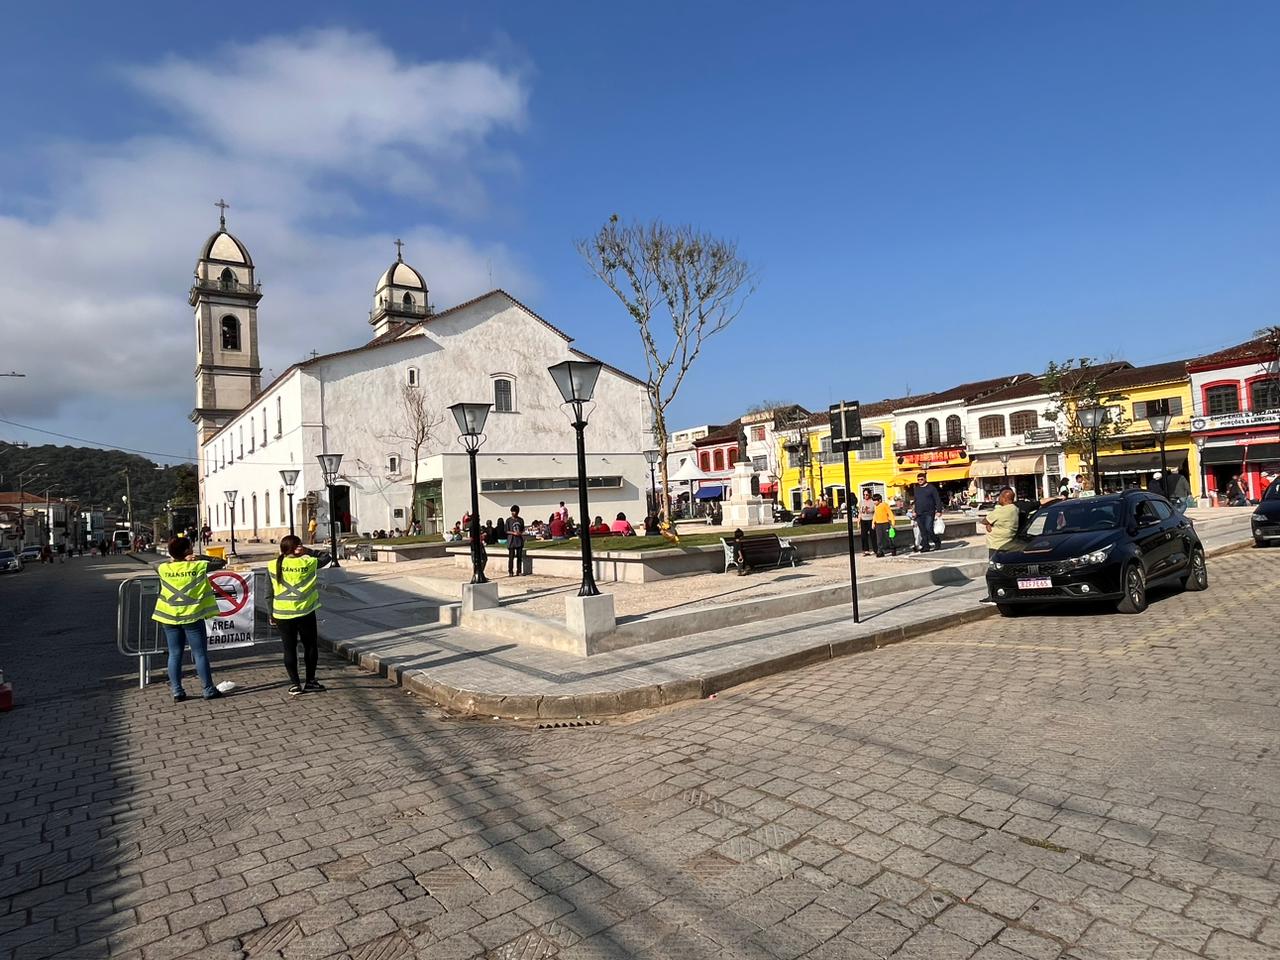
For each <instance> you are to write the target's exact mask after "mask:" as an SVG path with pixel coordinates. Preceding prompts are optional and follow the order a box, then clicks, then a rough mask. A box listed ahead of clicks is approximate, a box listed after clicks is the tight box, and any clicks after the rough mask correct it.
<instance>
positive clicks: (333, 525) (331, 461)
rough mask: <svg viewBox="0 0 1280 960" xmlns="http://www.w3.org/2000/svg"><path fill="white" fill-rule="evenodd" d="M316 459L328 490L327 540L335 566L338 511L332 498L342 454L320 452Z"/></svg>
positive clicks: (336, 564) (337, 564)
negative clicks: (330, 546) (331, 548)
mask: <svg viewBox="0 0 1280 960" xmlns="http://www.w3.org/2000/svg"><path fill="white" fill-rule="evenodd" d="M316 459H317V460H319V461H320V472H321V473H323V474H324V485H325V488H326V489H327V490H328V491H329V542H330V544H331V545H332V547H333V552H332V554H331V556H332V557H333V566H335V567H337V566H341V564H339V563H338V511H337V510H336V509H334V503H333V500H334V494H335V492H336V491H335V487H336V486H337V483H338V471H339V470H341V469H342V454H340V453H320V454H316Z"/></svg>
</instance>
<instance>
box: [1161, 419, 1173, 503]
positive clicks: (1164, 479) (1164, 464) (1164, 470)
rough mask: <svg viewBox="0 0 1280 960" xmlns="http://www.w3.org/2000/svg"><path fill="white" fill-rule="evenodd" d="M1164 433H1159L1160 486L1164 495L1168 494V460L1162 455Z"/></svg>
mask: <svg viewBox="0 0 1280 960" xmlns="http://www.w3.org/2000/svg"><path fill="white" fill-rule="evenodd" d="M1164 436H1165V435H1164V434H1163V433H1162V434H1160V486H1162V487H1164V492H1165V493H1164V495H1165V496H1166V497H1167V496H1169V491H1170V489H1171V488H1170V486H1169V462H1168V461H1167V460H1165V456H1164Z"/></svg>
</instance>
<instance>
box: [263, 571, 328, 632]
mask: <svg viewBox="0 0 1280 960" xmlns="http://www.w3.org/2000/svg"><path fill="white" fill-rule="evenodd" d="M319 569H320V561H319V559H318V558H316V557H283V558H277V559H276V560H273V561H272V562H271V563H269V564H267V573H268V574H269V575H270V577H271V615H272V616H273V617H275V618H276V619H277V620H292V619H295V618H297V617H305V616H306V615H307V614H308V613H311V612H312V611H313V610H315V609H317V608H318V607H319V606H320V582H319V581H318V580H317V579H316V571H317V570H319ZM277 570H278V571H279V573H277Z"/></svg>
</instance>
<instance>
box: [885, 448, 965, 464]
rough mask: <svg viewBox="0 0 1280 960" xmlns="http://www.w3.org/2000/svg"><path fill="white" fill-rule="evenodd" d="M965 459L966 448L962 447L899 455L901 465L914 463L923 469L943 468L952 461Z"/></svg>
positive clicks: (909, 452) (917, 451)
mask: <svg viewBox="0 0 1280 960" xmlns="http://www.w3.org/2000/svg"><path fill="white" fill-rule="evenodd" d="M965 458H966V456H965V452H964V448H962V447H956V448H953V449H949V450H911V451H908V452H906V453H900V454H898V462H899V463H914V464H916V465H917V466H921V467H941V466H944V465H946V464H948V463H950V462H951V461H952V460H964V459H965Z"/></svg>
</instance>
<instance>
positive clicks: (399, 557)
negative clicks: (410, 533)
mask: <svg viewBox="0 0 1280 960" xmlns="http://www.w3.org/2000/svg"><path fill="white" fill-rule="evenodd" d="M371 546H372V547H373V559H375V560H377V561H378V562H379V563H403V562H404V561H405V560H426V559H428V558H430V557H443V556H445V548H446V547H448V546H449V544H447V543H445V542H444V541H441V542H439V543H401V544H395V545H391V544H383V545H379V544H377V543H373V544H371Z"/></svg>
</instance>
